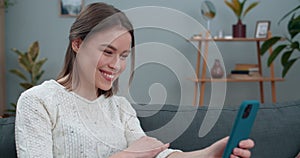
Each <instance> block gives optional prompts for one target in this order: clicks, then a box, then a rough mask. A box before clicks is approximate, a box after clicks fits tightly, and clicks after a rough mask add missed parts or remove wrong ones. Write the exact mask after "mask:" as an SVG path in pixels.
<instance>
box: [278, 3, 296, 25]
mask: <svg viewBox="0 0 300 158" xmlns="http://www.w3.org/2000/svg"><path fill="white" fill-rule="evenodd" d="M298 9H300V5H298V6H297V7H296V8H294V9H292V10H291V11H289V12H288V13H287V14H285V15H284V16H283V17H282V18H281V19H280V20H279V22H278V25H279V24H280V23H281V21H282V20H284V19H285V18H286V17H287V16H289V15H290V14H292V13H293V12H294V11H296V10H298Z"/></svg>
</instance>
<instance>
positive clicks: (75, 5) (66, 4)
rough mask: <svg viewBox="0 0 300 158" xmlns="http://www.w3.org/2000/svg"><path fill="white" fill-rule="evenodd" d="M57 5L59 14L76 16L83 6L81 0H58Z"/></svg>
mask: <svg viewBox="0 0 300 158" xmlns="http://www.w3.org/2000/svg"><path fill="white" fill-rule="evenodd" d="M59 7H60V8H59V9H60V15H61V16H71V17H76V16H77V15H78V14H79V13H80V11H81V9H82V7H83V0H59Z"/></svg>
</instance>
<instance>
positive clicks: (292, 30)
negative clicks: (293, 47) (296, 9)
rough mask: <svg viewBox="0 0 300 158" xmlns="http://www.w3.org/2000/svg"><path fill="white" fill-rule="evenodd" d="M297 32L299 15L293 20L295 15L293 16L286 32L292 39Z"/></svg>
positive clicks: (299, 22)
mask: <svg viewBox="0 0 300 158" xmlns="http://www.w3.org/2000/svg"><path fill="white" fill-rule="evenodd" d="M299 30H300V15H299V16H297V17H296V18H295V14H294V15H293V16H292V17H291V19H290V21H289V23H288V31H289V34H290V36H291V38H292V39H293V38H294V37H295V36H297V34H298V33H299Z"/></svg>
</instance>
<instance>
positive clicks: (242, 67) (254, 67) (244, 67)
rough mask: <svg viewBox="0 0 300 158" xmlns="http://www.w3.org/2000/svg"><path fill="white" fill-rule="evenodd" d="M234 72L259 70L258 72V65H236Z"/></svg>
mask: <svg viewBox="0 0 300 158" xmlns="http://www.w3.org/2000/svg"><path fill="white" fill-rule="evenodd" d="M234 70H252V71H254V70H257V71H258V65H257V64H240V63H239V64H235V68H234Z"/></svg>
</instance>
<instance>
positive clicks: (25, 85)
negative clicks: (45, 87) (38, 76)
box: [20, 82, 34, 89]
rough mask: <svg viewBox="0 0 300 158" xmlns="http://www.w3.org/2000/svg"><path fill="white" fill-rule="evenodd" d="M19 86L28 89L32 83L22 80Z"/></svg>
mask: <svg viewBox="0 0 300 158" xmlns="http://www.w3.org/2000/svg"><path fill="white" fill-rule="evenodd" d="M20 86H21V87H23V88H24V89H29V88H31V87H33V86H34V85H33V84H31V83H27V82H24V83H20Z"/></svg>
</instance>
